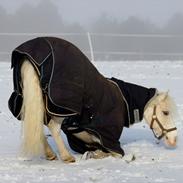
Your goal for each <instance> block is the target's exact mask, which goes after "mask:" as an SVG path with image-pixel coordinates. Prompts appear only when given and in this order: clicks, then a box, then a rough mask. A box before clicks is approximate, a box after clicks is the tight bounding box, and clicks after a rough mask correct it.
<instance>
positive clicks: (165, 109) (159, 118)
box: [144, 92, 177, 147]
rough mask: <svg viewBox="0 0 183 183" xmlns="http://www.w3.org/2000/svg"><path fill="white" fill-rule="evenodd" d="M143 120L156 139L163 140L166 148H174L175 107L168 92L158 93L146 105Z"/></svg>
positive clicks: (175, 130) (175, 142) (175, 138)
mask: <svg viewBox="0 0 183 183" xmlns="http://www.w3.org/2000/svg"><path fill="white" fill-rule="evenodd" d="M144 118H145V120H146V122H147V123H148V124H149V126H150V128H151V129H152V131H153V133H154V136H155V137H156V138H157V139H159V140H160V139H163V141H164V143H165V144H166V145H167V146H168V147H176V144H177V128H176V126H175V118H176V106H175V103H174V102H173V100H172V98H171V97H170V96H169V94H168V92H162V93H158V94H157V95H156V96H155V97H154V98H153V99H152V100H151V101H150V102H149V104H148V105H147V107H146V108H145V111H144Z"/></svg>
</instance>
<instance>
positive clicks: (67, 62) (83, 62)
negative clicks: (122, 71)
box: [9, 37, 156, 155]
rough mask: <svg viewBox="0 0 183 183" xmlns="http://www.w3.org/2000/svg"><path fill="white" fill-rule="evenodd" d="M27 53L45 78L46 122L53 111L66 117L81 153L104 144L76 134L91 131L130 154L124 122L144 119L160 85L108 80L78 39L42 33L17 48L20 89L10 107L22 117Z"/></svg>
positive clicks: (106, 145) (17, 84)
mask: <svg viewBox="0 0 183 183" xmlns="http://www.w3.org/2000/svg"><path fill="white" fill-rule="evenodd" d="M24 58H28V60H29V61H30V62H31V63H32V65H33V66H34V68H35V70H36V71H37V74H38V76H39V78H40V86H41V88H42V91H43V96H44V100H45V108H46V114H47V116H46V117H45V124H47V123H49V120H47V119H49V118H50V116H53V115H55V116H60V117H65V120H64V123H63V125H62V129H63V131H64V132H65V133H66V135H67V138H68V141H69V144H70V146H71V148H73V149H74V150H76V151H78V152H80V153H84V152H85V151H86V150H90V149H96V148H98V147H97V145H96V144H92V145H88V144H85V143H84V142H82V141H81V140H79V139H77V138H76V137H75V136H73V133H78V132H81V131H83V130H85V131H88V132H89V133H91V134H93V135H95V136H96V137H98V138H99V139H100V141H101V145H100V148H101V149H103V150H105V151H114V152H117V153H120V154H122V155H124V151H123V149H122V148H121V147H120V143H119V138H120V135H121V133H122V130H123V127H124V126H126V127H129V126H130V125H131V124H133V123H135V122H137V121H140V120H142V118H143V112H144V108H145V106H146V104H147V103H148V101H149V100H150V99H151V98H152V97H153V96H154V95H155V93H156V89H153V88H150V89H148V88H144V87H141V86H137V85H134V84H130V83H126V82H124V81H121V80H118V79H115V78H111V79H107V78H105V77H104V76H103V75H102V74H100V73H99V72H98V70H97V69H96V68H95V66H94V65H93V64H92V63H91V62H90V61H89V59H88V58H87V57H86V56H85V55H84V54H83V53H82V52H81V51H80V50H79V49H78V48H77V47H76V46H75V45H73V44H72V43H70V42H68V41H66V40H63V39H59V38H55V37H38V38H35V39H32V40H29V41H27V42H25V43H23V44H21V45H20V46H18V47H17V48H15V49H14V50H13V52H12V60H11V64H12V65H11V66H12V68H13V83H14V91H13V93H12V95H11V96H10V99H9V109H10V110H11V112H12V113H13V115H14V116H15V117H17V118H18V119H20V115H19V114H20V110H21V106H22V100H23V96H22V88H21V84H20V83H21V75H20V68H21V64H22V61H23V60H24Z"/></svg>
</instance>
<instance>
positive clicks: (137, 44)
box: [0, 32, 183, 61]
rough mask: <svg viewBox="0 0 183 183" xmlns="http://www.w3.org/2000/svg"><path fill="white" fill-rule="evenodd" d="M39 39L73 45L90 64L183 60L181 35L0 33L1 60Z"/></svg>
mask: <svg viewBox="0 0 183 183" xmlns="http://www.w3.org/2000/svg"><path fill="white" fill-rule="evenodd" d="M39 36H55V37H61V38H64V39H67V40H69V41H71V42H72V43H74V44H76V45H77V46H78V47H79V48H80V49H81V50H82V51H83V52H84V53H85V54H86V55H87V56H88V57H89V58H90V59H91V60H92V61H97V60H183V35H173V34H172V35H171V34H112V33H104V34H101V33H89V32H87V33H44V32H42V33H0V60H9V59H10V54H11V51H12V50H13V49H14V48H15V47H17V46H18V45H19V44H21V43H22V42H24V41H26V40H29V39H31V38H34V37H39Z"/></svg>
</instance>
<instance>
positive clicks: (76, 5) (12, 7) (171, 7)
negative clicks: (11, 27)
mask: <svg viewBox="0 0 183 183" xmlns="http://www.w3.org/2000/svg"><path fill="white" fill-rule="evenodd" d="M39 1H40V0H36V1H35V0H0V6H3V7H4V8H6V10H7V11H8V12H9V13H13V12H15V11H16V10H17V8H19V7H20V6H21V5H22V4H23V3H24V2H27V3H29V4H33V5H36V4H37V3H39ZM51 1H52V2H53V3H55V4H56V5H57V7H58V8H59V12H60V14H61V15H62V17H63V19H64V20H68V21H70V22H75V21H76V22H79V23H81V24H85V23H87V24H88V23H89V22H91V21H92V20H94V19H95V18H97V17H99V16H100V15H101V13H107V14H108V15H109V16H112V17H116V18H119V19H126V18H127V17H129V16H137V17H141V18H143V19H145V20H151V21H152V22H155V23H158V24H161V23H165V22H166V21H167V20H168V19H169V18H170V17H171V16H172V15H173V14H174V13H176V12H180V13H183V0H51Z"/></svg>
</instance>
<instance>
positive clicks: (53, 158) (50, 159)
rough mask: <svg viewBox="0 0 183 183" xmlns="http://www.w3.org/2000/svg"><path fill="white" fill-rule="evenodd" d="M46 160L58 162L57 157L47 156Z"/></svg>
mask: <svg viewBox="0 0 183 183" xmlns="http://www.w3.org/2000/svg"><path fill="white" fill-rule="evenodd" d="M46 159H47V160H49V161H53V160H58V158H57V156H56V155H54V156H47V157H46Z"/></svg>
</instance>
